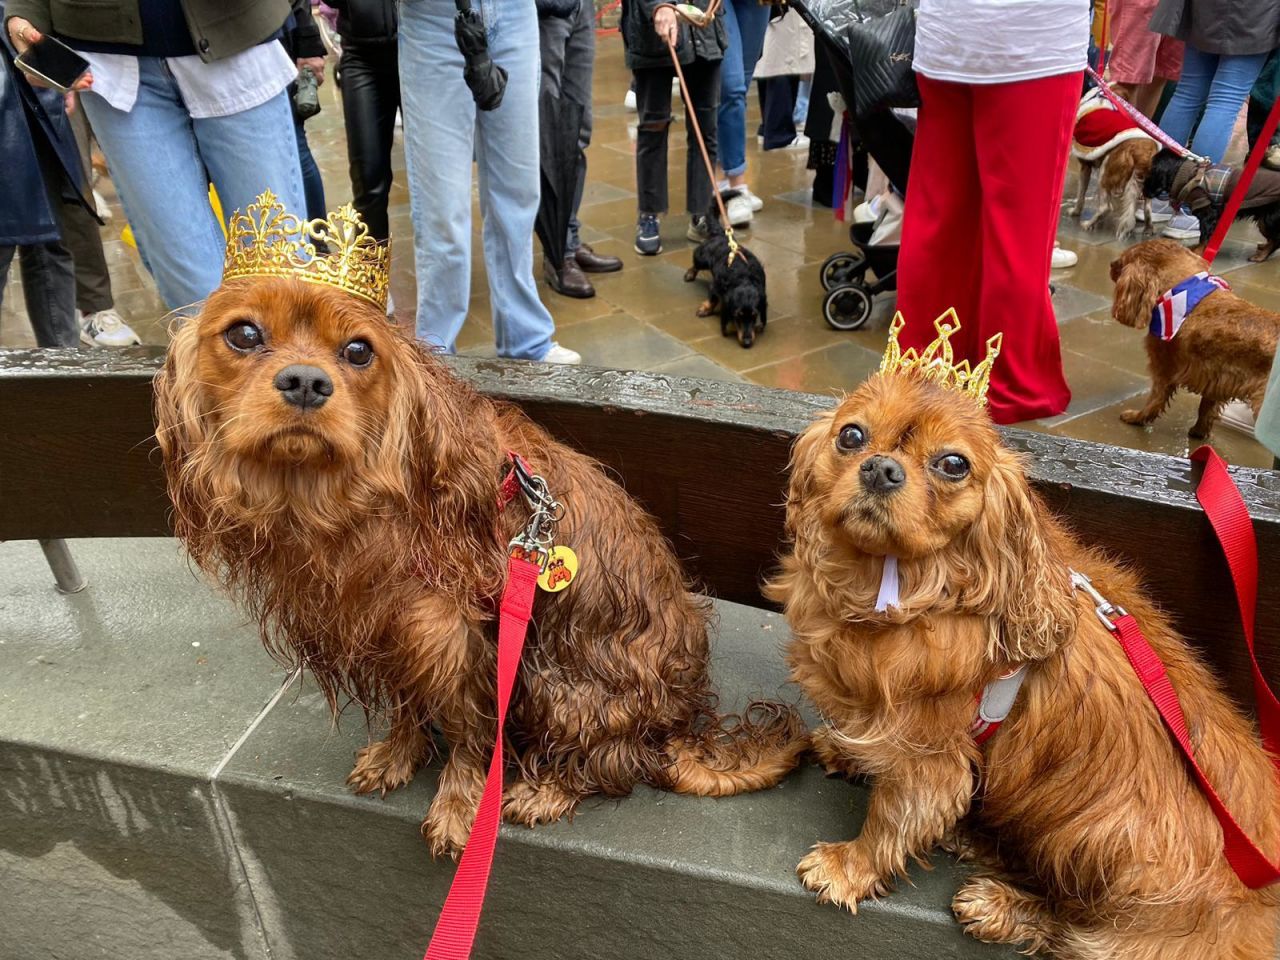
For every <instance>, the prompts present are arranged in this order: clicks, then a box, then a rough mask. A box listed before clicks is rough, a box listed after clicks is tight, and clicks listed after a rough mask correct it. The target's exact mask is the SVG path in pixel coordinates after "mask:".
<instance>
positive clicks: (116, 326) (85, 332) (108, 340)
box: [76, 309, 142, 347]
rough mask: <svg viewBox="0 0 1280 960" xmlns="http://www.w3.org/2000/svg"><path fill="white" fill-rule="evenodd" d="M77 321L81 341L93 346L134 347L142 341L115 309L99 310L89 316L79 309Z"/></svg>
mask: <svg viewBox="0 0 1280 960" xmlns="http://www.w3.org/2000/svg"><path fill="white" fill-rule="evenodd" d="M76 322H77V323H79V324H80V341H81V342H82V343H86V344H88V345H89V346H91V347H132V346H136V345H137V344H139V343H142V338H141V337H139V336H138V335H137V334H136V333H134V332H133V328H132V327H130V326H129V325H128V324H127V323H125V322H124V321H123V320H121V319H120V314H118V313H116V311H115V310H114V309H111V310H99V311H98V312H97V313H91V314H89V315H88V316H85V315H84V314H82V313H81V312H80V311H79V310H77V311H76Z"/></svg>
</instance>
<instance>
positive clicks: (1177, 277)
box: [1111, 239, 1280, 438]
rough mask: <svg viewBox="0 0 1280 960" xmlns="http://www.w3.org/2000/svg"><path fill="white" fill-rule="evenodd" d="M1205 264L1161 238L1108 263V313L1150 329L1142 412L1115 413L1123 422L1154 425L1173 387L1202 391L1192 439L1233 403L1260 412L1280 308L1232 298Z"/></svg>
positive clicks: (1278, 333)
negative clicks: (1147, 381)
mask: <svg viewBox="0 0 1280 960" xmlns="http://www.w3.org/2000/svg"><path fill="white" fill-rule="evenodd" d="M1208 269H1209V265H1208V263H1206V262H1205V260H1203V259H1202V258H1201V257H1199V256H1197V255H1196V254H1194V253H1192V252H1191V251H1190V250H1187V249H1186V248H1185V247H1183V246H1182V245H1181V244H1179V243H1176V242H1175V241H1173V240H1163V239H1160V240H1148V241H1146V242H1145V243H1139V244H1137V245H1136V246H1133V247H1130V248H1129V249H1128V250H1126V251H1125V252H1124V253H1123V254H1121V255H1120V257H1119V258H1118V259H1117V260H1114V261H1113V262H1112V264H1111V279H1112V281H1114V283H1115V285H1116V286H1115V300H1114V302H1113V303H1112V305H1111V315H1112V316H1113V317H1115V319H1116V320H1118V321H1119V322H1120V323H1123V324H1124V325H1125V326H1127V327H1135V328H1137V329H1139V330H1146V331H1148V336H1147V369H1148V370H1149V371H1150V373H1151V394H1150V396H1149V397H1148V398H1147V402H1146V404H1145V405H1144V406H1143V407H1142V408H1141V409H1140V410H1126V411H1124V412H1123V413H1122V414H1120V419H1121V420H1123V421H1124V422H1125V423H1131V424H1133V425H1135V426H1146V425H1147V424H1149V423H1153V422H1154V421H1155V420H1156V419H1157V418H1158V417H1159V416H1160V415H1161V414H1162V413H1164V411H1165V408H1166V407H1167V406H1168V405H1169V401H1170V400H1172V399H1173V395H1174V394H1175V393H1176V392H1177V391H1178V390H1179V389H1184V390H1190V391H1191V392H1192V393H1195V394H1199V396H1200V412H1199V415H1198V416H1197V417H1196V422H1195V424H1194V425H1193V426H1192V427H1191V429H1190V431H1188V433H1189V435H1190V436H1192V437H1196V438H1203V437H1207V436H1208V435H1209V432H1210V431H1211V430H1212V429H1213V425H1214V423H1215V421H1216V420H1217V419H1218V413H1219V411H1220V410H1221V408H1222V405H1223V404H1224V403H1228V402H1230V401H1232V400H1243V401H1245V402H1246V403H1248V404H1249V405H1250V406H1251V407H1252V408H1253V415H1254V416H1255V417H1256V416H1257V415H1258V411H1259V409H1260V408H1261V407H1262V395H1263V393H1264V391H1265V390H1266V386H1267V376H1268V374H1269V373H1270V372H1271V361H1272V360H1273V359H1274V357H1275V353H1276V342H1277V340H1280V313H1273V312H1271V311H1270V310H1264V309H1262V308H1261V307H1259V306H1257V305H1255V304H1252V303H1250V302H1249V301H1247V300H1244V299H1242V298H1241V297H1238V296H1236V294H1234V293H1232V292H1231V288H1230V286H1229V285H1228V284H1227V282H1226V281H1225V280H1223V279H1222V278H1221V277H1214V276H1212V275H1210V274H1209V273H1208Z"/></svg>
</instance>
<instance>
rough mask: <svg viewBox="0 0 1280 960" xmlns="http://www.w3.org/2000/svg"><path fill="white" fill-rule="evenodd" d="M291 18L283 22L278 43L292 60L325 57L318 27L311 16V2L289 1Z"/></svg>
mask: <svg viewBox="0 0 1280 960" xmlns="http://www.w3.org/2000/svg"><path fill="white" fill-rule="evenodd" d="M290 6H291V7H292V9H293V13H292V18H291V19H289V20H286V21H285V25H284V33H283V34H281V36H280V43H281V44H282V45H283V46H284V48H285V50H286V51H287V52H288V54H289V56H290V57H292V58H293V59H294V60H307V59H310V58H312V57H323V56H324V55H325V52H326V51H325V49H324V41H323V40H322V39H320V27H319V26H317V25H316V19H315V17H313V16H312V15H311V0H290Z"/></svg>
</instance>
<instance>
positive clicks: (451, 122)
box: [400, 0, 555, 360]
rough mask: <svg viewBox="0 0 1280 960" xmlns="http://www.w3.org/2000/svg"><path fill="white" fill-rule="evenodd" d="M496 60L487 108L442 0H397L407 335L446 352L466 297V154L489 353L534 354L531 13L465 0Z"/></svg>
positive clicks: (489, 0) (534, 24) (540, 337)
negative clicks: (493, 101)
mask: <svg viewBox="0 0 1280 960" xmlns="http://www.w3.org/2000/svg"><path fill="white" fill-rule="evenodd" d="M475 7H476V9H478V10H479V11H480V13H481V15H482V16H483V17H484V21H485V25H486V27H487V31H488V37H489V54H490V56H491V57H493V60H494V62H495V63H497V64H498V65H499V66H501V67H502V68H503V69H505V70H506V71H507V90H506V95H505V96H504V97H503V99H502V105H501V106H500V107H498V109H497V110H490V111H477V110H476V106H475V101H474V100H473V99H472V97H471V91H470V90H468V89H467V85H466V83H464V82H463V79H462V67H463V62H462V54H461V53H459V52H458V47H457V44H456V43H455V42H454V36H453V19H454V15H455V14H456V12H457V10H456V8H455V6H454V4H453V0H403V3H402V4H401V8H400V11H401V13H400V96H401V98H402V101H403V104H404V153H405V166H406V172H407V174H408V180H409V206H410V212H411V214H412V217H413V255H414V263H415V266H416V269H417V275H418V324H417V329H418V336H419V337H420V338H421V339H423V340H425V341H427V342H428V343H430V344H432V345H435V346H439V347H441V348H443V349H444V350H446V351H448V352H450V353H452V352H453V349H454V341H455V340H456V339H457V336H458V331H459V330H461V329H462V324H463V322H464V321H465V320H466V318H467V307H468V305H469V302H470V299H471V161H472V156H473V155H474V157H475V160H476V163H477V164H478V166H479V168H480V215H481V217H482V218H483V219H484V229H483V238H484V261H485V272H486V273H487V274H488V280H489V300H490V305H491V308H492V310H493V329H494V333H495V336H496V338H497V348H498V355H499V356H503V357H515V358H519V359H525V360H540V359H542V357H544V356H545V355H546V353H547V351H548V350H549V349H551V335H552V334H553V333H554V332H555V324H554V323H553V322H552V320H551V314H549V313H548V312H547V308H546V307H544V306H543V305H542V301H541V300H539V299H538V291H537V287H535V285H534V282H533V221H534V218H535V217H536V216H537V214H538V196H539V190H540V185H539V180H538V80H539V74H540V72H541V66H540V65H539V59H538V15H537V11H536V9H535V7H534V0H476V3H475Z"/></svg>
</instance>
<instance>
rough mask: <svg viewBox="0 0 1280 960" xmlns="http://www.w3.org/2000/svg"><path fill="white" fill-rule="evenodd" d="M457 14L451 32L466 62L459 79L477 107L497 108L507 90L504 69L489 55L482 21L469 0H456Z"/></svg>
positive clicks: (487, 41)
mask: <svg viewBox="0 0 1280 960" xmlns="http://www.w3.org/2000/svg"><path fill="white" fill-rule="evenodd" d="M455 6H457V8H458V15H457V16H456V17H455V18H454V20H453V35H454V38H455V39H456V40H457V42H458V49H459V50H461V51H462V58H463V60H465V61H466V67H465V68H464V69H463V72H462V76H463V79H464V80H466V81H467V86H468V87H470V88H471V96H472V97H474V98H475V101H476V106H477V107H479V108H480V109H481V110H497V109H498V107H499V106H501V104H502V94H503V93H505V92H506V89H507V71H505V70H503V69H502V68H501V67H500V66H498V65H497V64H496V63H494V62H493V60H491V59H490V58H489V40H488V38H487V37H486V36H485V27H484V20H483V19H481V17H480V14H479V13H477V12H476V11H475V10H473V9H471V0H456V3H455Z"/></svg>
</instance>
